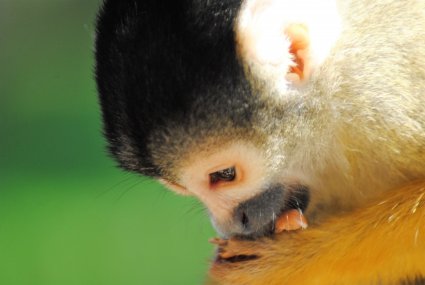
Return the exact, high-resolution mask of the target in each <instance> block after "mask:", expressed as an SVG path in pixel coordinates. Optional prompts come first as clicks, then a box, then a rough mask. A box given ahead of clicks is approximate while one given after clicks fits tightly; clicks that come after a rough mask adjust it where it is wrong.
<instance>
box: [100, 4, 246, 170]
mask: <svg viewBox="0 0 425 285" xmlns="http://www.w3.org/2000/svg"><path fill="white" fill-rule="evenodd" d="M240 5H241V0H226V1H222V0H203V1H202V0H181V1H176V0H106V1H105V2H104V5H103V8H101V10H100V12H99V15H98V21H97V38H96V47H95V52H96V81H97V88H98V93H99V98H100V103H101V107H102V113H103V121H104V133H105V136H106V138H107V140H108V142H109V149H110V152H111V153H112V154H113V155H114V156H115V157H116V158H117V160H118V161H119V164H120V166H122V167H124V168H126V169H129V170H132V171H136V172H139V173H142V174H145V175H148V176H153V177H158V176H160V170H159V169H158V167H157V166H156V165H154V162H153V159H152V153H151V150H150V149H149V144H150V143H151V142H152V135H153V133H154V132H157V131H158V130H162V129H163V130H166V129H167V127H169V126H170V124H174V125H179V126H188V125H191V126H193V125H196V124H199V126H202V128H203V129H211V130H212V129H215V130H214V131H215V132H217V131H220V127H219V125H220V123H218V121H221V122H225V124H231V125H234V126H235V127H239V128H249V127H250V121H251V117H252V110H253V108H252V104H253V102H252V98H253V97H252V96H251V89H250V87H249V84H248V82H247V80H246V79H245V77H244V74H243V68H242V66H241V65H240V63H239V61H238V59H237V55H236V48H235V35H234V31H233V23H234V21H235V19H236V17H237V12H238V10H239V8H240ZM157 141H158V140H157ZM157 143H159V144H161V143H160V142H157ZM164 143H165V142H164Z"/></svg>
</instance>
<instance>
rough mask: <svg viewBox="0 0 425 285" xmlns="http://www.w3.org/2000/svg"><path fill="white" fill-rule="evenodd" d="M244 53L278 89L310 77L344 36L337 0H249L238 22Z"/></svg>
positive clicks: (254, 68)
mask: <svg viewBox="0 0 425 285" xmlns="http://www.w3.org/2000/svg"><path fill="white" fill-rule="evenodd" d="M235 31H236V39H237V46H238V52H239V56H240V58H241V60H242V62H243V63H244V64H245V66H248V67H249V71H250V72H251V73H252V74H251V75H253V76H254V77H255V78H257V79H260V80H261V81H264V82H265V83H266V85H267V86H269V85H273V86H274V89H277V90H278V91H280V92H279V94H282V93H284V92H285V91H287V90H288V89H290V88H291V87H296V86H297V84H301V83H304V82H306V81H308V79H309V77H310V76H311V74H312V70H313V69H314V68H315V67H317V66H318V65H320V64H321V63H322V62H323V61H324V59H325V58H326V57H327V56H328V55H329V53H330V50H331V48H332V47H333V45H334V44H335V41H336V40H337V38H338V37H339V32H340V18H339V13H338V11H337V7H336V0H327V1H317V0H297V1H289V0H245V2H244V4H243V6H242V9H241V11H240V14H239V16H238V21H237V22H236V25H235Z"/></svg>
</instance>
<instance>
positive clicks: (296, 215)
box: [274, 209, 307, 233]
mask: <svg viewBox="0 0 425 285" xmlns="http://www.w3.org/2000/svg"><path fill="white" fill-rule="evenodd" d="M305 228H307V220H306V218H305V217H304V215H303V213H302V212H301V210H296V209H292V210H289V211H286V212H283V213H282V214H281V215H280V216H279V217H278V218H277V220H276V223H275V230H274V232H275V233H281V232H283V231H293V230H298V229H305Z"/></svg>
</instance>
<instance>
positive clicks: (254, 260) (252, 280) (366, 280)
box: [211, 182, 425, 285]
mask: <svg viewBox="0 0 425 285" xmlns="http://www.w3.org/2000/svg"><path fill="white" fill-rule="evenodd" d="M424 218H425V183H424V182H417V183H414V184H411V185H408V186H406V187H403V188H400V189H395V190H394V191H389V192H387V193H385V194H384V195H383V197H380V198H378V199H376V200H375V201H371V203H370V204H367V205H364V206H363V207H361V208H359V209H357V210H356V211H354V212H352V213H349V214H345V215H341V216H338V217H334V218H331V219H329V220H328V221H326V222H325V223H323V224H321V225H320V226H319V227H313V228H309V229H307V230H304V231H298V232H291V233H285V234H281V235H278V236H275V237H274V238H273V239H263V240H257V241H242V240H236V239H233V240H229V241H223V242H222V244H221V246H220V248H219V251H218V256H219V257H225V258H218V259H217V261H216V262H215V263H214V264H213V266H212V269H211V274H212V277H213V279H214V280H215V281H216V283H212V284H222V285H225V284H244V285H263V284H269V285H278V284H309V285H311V284H329V285H332V284H338V285H351V284H353V285H354V284H356V285H357V284H364V285H378V284H386V285H390V284H391V285H392V284H394V285H396V284H400V285H401V284H412V285H413V284H417V285H419V284H424V282H425V279H424V276H425V265H424V262H423V257H424V254H425V239H424V235H425V227H424V226H425V224H424V223H425V221H424ZM236 256H239V259H237V258H235V257H236ZM244 256H245V257H246V259H245V260H244V259H243V257H244Z"/></svg>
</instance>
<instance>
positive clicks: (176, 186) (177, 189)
mask: <svg viewBox="0 0 425 285" xmlns="http://www.w3.org/2000/svg"><path fill="white" fill-rule="evenodd" d="M158 181H159V182H160V183H161V184H162V185H164V186H165V187H167V188H168V189H170V190H172V191H173V192H175V193H177V194H179V195H184V196H189V195H191V193H190V192H189V191H188V190H187V189H186V188H185V187H183V186H181V185H179V184H177V183H173V182H170V181H167V180H165V179H159V180H158Z"/></svg>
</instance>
